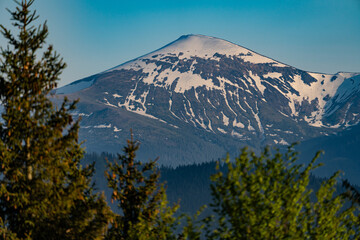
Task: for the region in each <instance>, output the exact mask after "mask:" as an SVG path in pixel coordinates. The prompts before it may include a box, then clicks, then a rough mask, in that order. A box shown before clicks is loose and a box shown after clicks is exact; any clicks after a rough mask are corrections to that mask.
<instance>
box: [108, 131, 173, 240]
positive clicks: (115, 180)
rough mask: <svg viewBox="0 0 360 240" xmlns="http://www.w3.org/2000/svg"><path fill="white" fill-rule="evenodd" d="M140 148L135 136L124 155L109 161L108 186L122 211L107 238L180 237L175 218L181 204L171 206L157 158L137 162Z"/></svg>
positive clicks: (141, 239)
mask: <svg viewBox="0 0 360 240" xmlns="http://www.w3.org/2000/svg"><path fill="white" fill-rule="evenodd" d="M138 149H139V143H136V142H135V141H134V140H133V136H131V139H130V140H128V141H127V146H126V147H125V148H124V150H123V151H124V154H123V155H121V154H118V159H117V160H116V159H115V160H114V162H113V163H110V162H109V164H108V168H109V170H108V172H106V176H107V179H108V185H109V187H110V188H111V189H112V190H113V193H112V201H113V200H115V201H117V203H118V208H119V210H120V214H119V215H117V216H116V217H115V218H114V221H113V222H112V227H111V228H110V229H109V231H108V234H107V239H132V240H147V239H176V235H175V234H174V232H173V230H174V228H175V227H176V225H177V223H178V218H176V217H174V213H175V212H176V210H177V209H178V205H174V206H173V207H170V206H169V205H168V201H167V199H166V193H165V189H164V186H163V185H161V184H160V183H159V177H160V174H159V172H158V170H156V160H155V161H148V162H146V163H142V162H140V161H137V160H136V151H137V150H138Z"/></svg>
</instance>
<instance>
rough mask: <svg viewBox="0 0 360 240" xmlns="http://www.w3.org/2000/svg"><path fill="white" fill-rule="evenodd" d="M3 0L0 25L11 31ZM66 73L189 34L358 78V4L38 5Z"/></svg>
mask: <svg viewBox="0 0 360 240" xmlns="http://www.w3.org/2000/svg"><path fill="white" fill-rule="evenodd" d="M13 6H14V3H12V0H0V23H1V24H4V25H5V26H10V22H9V18H10V17H9V16H10V15H9V14H8V13H7V12H6V10H5V8H6V7H8V8H11V9H13ZM34 7H35V8H36V9H37V11H38V13H39V14H40V21H38V23H41V22H43V21H44V20H47V21H48V25H49V30H50V35H49V38H48V42H49V43H51V44H53V45H54V47H55V49H56V50H57V51H58V52H59V53H60V54H61V56H62V57H63V58H64V60H65V61H66V63H67V64H68V67H67V69H66V70H65V71H64V73H63V74H62V76H61V78H62V79H61V81H60V84H59V85H60V86H62V85H64V84H67V83H70V82H72V81H75V80H78V79H81V78H83V77H87V76H90V75H92V74H95V73H99V72H101V71H104V70H107V69H109V68H111V67H114V66H116V65H119V64H121V63H123V62H125V61H128V60H131V59H133V58H136V57H139V56H141V55H144V54H146V53H148V52H151V51H153V50H156V49H158V48H160V47H162V46H163V45H165V44H167V43H169V42H171V41H174V40H175V39H177V38H178V37H180V36H181V35H184V34H204V35H209V36H214V37H219V38H223V39H226V40H228V41H231V42H233V43H236V44H239V45H241V46H244V47H246V48H249V49H251V50H253V51H256V52H258V53H261V54H263V55H265V56H268V57H271V58H273V59H275V60H278V61H281V62H284V63H286V64H290V65H292V66H294V67H297V68H300V69H303V70H308V71H316V72H325V73H336V72H338V71H350V72H360V0H218V1H214V0H179V1H175V0H166V1H165V0H161V1H160V0H159V1H157V0H153V1H149V0H130V1H123V0H36V1H35V5H34ZM0 45H1V46H4V45H5V41H4V40H3V39H2V37H1V38H0Z"/></svg>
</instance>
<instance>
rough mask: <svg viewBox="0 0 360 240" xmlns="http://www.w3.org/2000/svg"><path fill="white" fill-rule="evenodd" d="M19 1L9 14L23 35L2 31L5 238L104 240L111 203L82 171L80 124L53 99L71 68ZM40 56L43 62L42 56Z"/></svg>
mask: <svg viewBox="0 0 360 240" xmlns="http://www.w3.org/2000/svg"><path fill="white" fill-rule="evenodd" d="M33 3H34V0H22V1H21V2H17V4H18V7H17V8H16V10H14V11H9V12H10V13H11V16H12V21H13V26H14V27H15V29H17V30H18V34H17V35H15V34H13V33H12V32H11V31H10V30H9V29H7V28H5V27H4V26H2V25H0V26H1V32H2V34H3V36H4V37H5V38H6V39H7V41H8V44H9V45H8V47H7V48H1V57H0V61H1V63H0V64H1V65H0V98H1V101H2V106H3V107H4V111H3V113H2V120H3V122H2V123H1V124H0V220H1V222H0V223H1V228H0V231H1V237H2V238H4V239H12V238H14V239H16V238H18V239H99V238H102V235H103V234H104V232H105V230H106V226H107V224H108V221H109V217H110V210H109V208H108V207H107V205H106V202H105V200H104V197H102V196H100V195H98V194H95V193H94V192H93V186H92V185H91V176H92V174H93V166H92V165H89V166H86V167H82V166H81V165H80V160H81V159H82V157H83V150H82V148H81V146H80V144H79V143H78V130H79V122H78V121H75V122H74V120H73V118H72V116H71V114H70V111H71V110H73V109H75V105H76V102H70V101H68V100H67V99H65V100H64V102H63V103H62V104H61V106H59V107H55V106H53V104H52V102H51V101H50V100H49V99H48V97H49V95H50V94H51V90H52V89H54V88H55V87H56V82H57V80H58V78H59V75H60V74H61V72H62V70H63V69H64V68H65V63H64V62H63V61H62V59H60V58H59V55H58V54H57V53H56V52H54V50H53V47H52V46H51V45H50V46H47V47H46V46H45V40H46V38H47V36H48V28H47V25H46V23H44V24H43V25H40V26H39V27H35V26H33V23H34V21H35V20H36V19H37V18H38V16H37V14H36V12H35V11H31V10H30V7H31V5H32V4H33ZM39 55H41V56H39Z"/></svg>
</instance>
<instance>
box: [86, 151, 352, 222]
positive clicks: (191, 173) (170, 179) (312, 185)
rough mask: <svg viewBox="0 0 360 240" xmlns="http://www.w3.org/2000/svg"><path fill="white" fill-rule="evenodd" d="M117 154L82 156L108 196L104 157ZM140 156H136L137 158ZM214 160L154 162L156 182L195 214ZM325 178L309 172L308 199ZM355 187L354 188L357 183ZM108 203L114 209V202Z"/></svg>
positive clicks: (338, 189) (206, 195) (339, 190)
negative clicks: (175, 163) (180, 163)
mask: <svg viewBox="0 0 360 240" xmlns="http://www.w3.org/2000/svg"><path fill="white" fill-rule="evenodd" d="M116 158H117V155H116V154H112V153H105V152H103V153H95V152H93V153H86V154H85V155H84V158H83V160H82V164H83V165H87V164H91V163H95V174H94V177H93V181H94V183H95V188H96V189H97V191H105V195H106V197H107V199H108V200H109V199H111V189H110V188H109V187H108V184H107V181H106V178H105V171H106V169H107V161H109V162H113V161H114V160H115V159H116ZM139 160H140V159H139ZM216 165H217V162H216V161H211V162H207V163H200V164H190V165H184V166H177V167H168V166H161V165H160V166H158V170H159V172H160V183H163V184H165V186H166V194H167V198H168V200H169V202H170V203H171V204H176V203H179V204H180V208H179V211H180V212H181V213H189V214H195V213H196V212H197V211H198V210H199V209H200V208H201V207H202V206H204V205H207V206H209V204H210V202H211V189H210V185H211V183H212V182H211V179H210V178H211V176H212V175H214V174H215V173H216V172H217V170H216ZM226 169H227V168H226V165H224V164H222V165H220V166H219V171H221V172H223V173H226ZM326 180H327V179H326V178H321V177H317V176H315V175H313V174H310V177H309V185H308V188H309V189H311V190H312V191H313V194H312V195H311V199H312V200H313V201H316V196H315V194H314V193H315V192H317V191H318V190H319V189H320V187H321V184H322V183H323V182H324V181H326ZM352 186H354V188H355V189H358V187H357V186H355V185H352ZM346 191H347V189H346V187H344V186H343V185H342V184H341V183H337V184H336V185H335V193H334V194H336V195H339V194H343V193H345V192H346ZM108 203H109V204H110V205H111V206H112V208H113V210H114V211H116V206H114V205H112V204H111V202H110V201H108ZM204 212H205V213H206V214H205V215H210V214H213V213H212V212H211V211H210V209H209V208H207V209H205V210H204Z"/></svg>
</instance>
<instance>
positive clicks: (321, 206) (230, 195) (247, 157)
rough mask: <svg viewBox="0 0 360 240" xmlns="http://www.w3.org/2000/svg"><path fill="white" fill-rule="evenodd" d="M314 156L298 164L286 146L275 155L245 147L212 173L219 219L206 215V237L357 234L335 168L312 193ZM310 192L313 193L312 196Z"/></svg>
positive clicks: (354, 217) (356, 224)
mask: <svg viewBox="0 0 360 240" xmlns="http://www.w3.org/2000/svg"><path fill="white" fill-rule="evenodd" d="M317 157H318V155H317V156H316V157H315V158H314V159H313V160H312V162H311V163H310V164H309V165H308V166H306V167H303V166H302V165H299V164H296V159H297V153H296V152H294V151H293V150H292V147H289V149H288V152H287V153H286V154H285V155H283V154H282V153H280V152H277V153H276V154H275V155H274V156H272V155H271V154H270V153H269V150H268V149H266V150H265V151H264V152H263V153H262V154H261V155H260V156H256V155H255V154H254V153H251V154H249V152H248V151H247V150H246V149H244V150H243V152H242V154H241V155H240V156H239V157H238V158H236V159H235V161H234V162H230V160H229V157H227V158H226V159H225V161H224V163H225V165H226V166H227V169H226V171H225V172H220V171H218V173H216V174H215V175H213V176H212V181H213V184H212V185H211V189H212V196H213V201H212V204H211V206H212V208H213V210H214V212H215V213H217V218H216V219H217V220H216V221H215V222H212V221H211V220H209V219H206V221H205V223H206V224H207V233H206V235H207V238H208V239H247V240H249V239H250V240H251V239H254V240H256V239H358V237H359V234H360V232H359V230H360V229H359V222H358V221H359V217H358V215H359V212H358V209H356V207H355V206H353V205H352V206H346V205H345V199H344V196H343V195H342V194H338V195H336V196H334V192H335V184H336V178H337V176H338V174H339V173H335V174H334V175H333V176H332V177H331V178H330V179H328V180H325V181H324V182H323V184H322V185H321V187H320V189H319V190H318V191H317V192H316V193H315V194H314V195H312V190H311V189H309V188H308V184H309V176H310V172H311V170H312V169H314V168H315V167H316V166H314V162H315V160H316V158H317ZM311 196H313V198H314V199H311Z"/></svg>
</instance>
